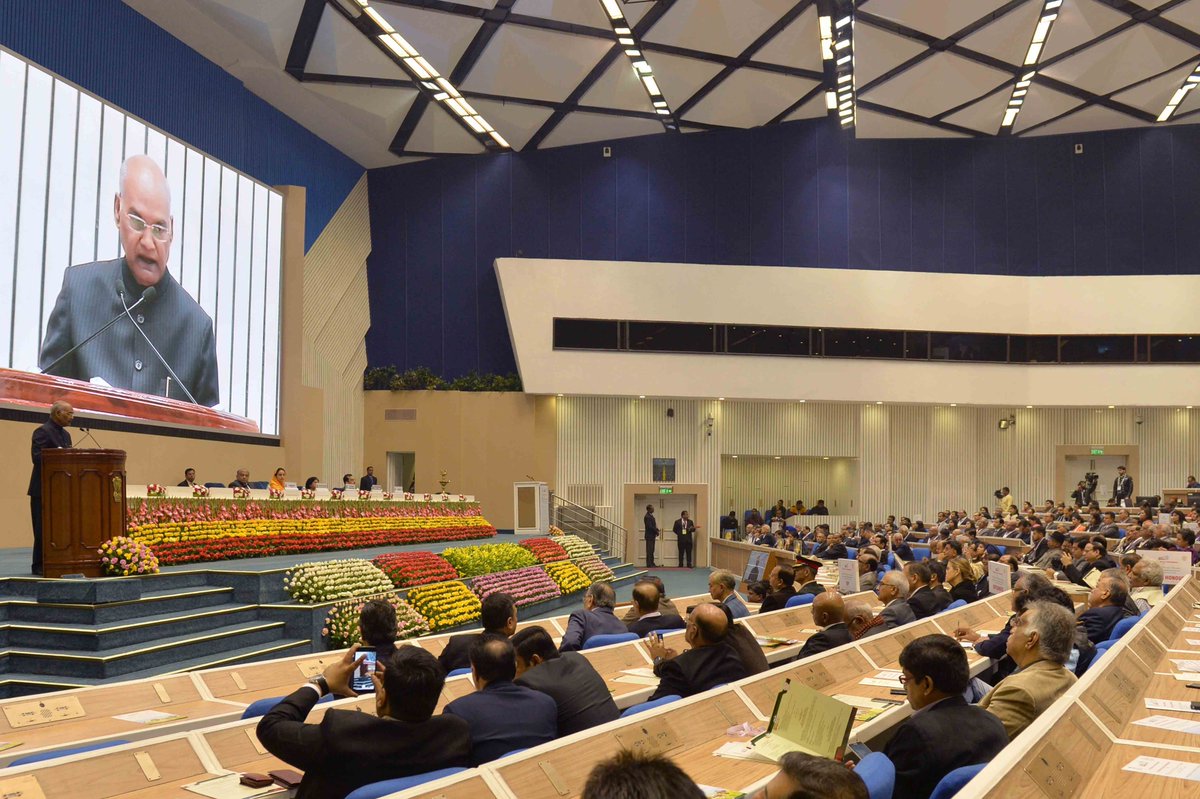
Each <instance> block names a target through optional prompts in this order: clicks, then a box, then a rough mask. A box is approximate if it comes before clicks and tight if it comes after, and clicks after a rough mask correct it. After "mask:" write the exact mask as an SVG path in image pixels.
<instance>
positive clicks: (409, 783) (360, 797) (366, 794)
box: [346, 767, 466, 799]
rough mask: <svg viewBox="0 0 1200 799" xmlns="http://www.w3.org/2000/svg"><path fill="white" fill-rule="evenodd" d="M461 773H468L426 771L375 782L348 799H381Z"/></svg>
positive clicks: (462, 769)
mask: <svg viewBox="0 0 1200 799" xmlns="http://www.w3.org/2000/svg"><path fill="white" fill-rule="evenodd" d="M460 771H466V769H465V768H457V767H456V768H442V769H438V770H437V771H426V772H425V773H424V774H414V775H412V776H411V777H400V778H398V779H394V780H384V781H383V782H373V783H371V784H370V785H364V786H362V787H361V788H356V789H355V790H353V791H351V792H350V793H349V794H348V795H347V796H346V799H379V797H381V796H387V795H389V794H393V793H398V792H400V791H404V790H407V789H409V788H415V787H416V786H418V785H424V784H425V783H427V782H433V781H434V780H440V779H441V778H442V777H449V776H451V775H453V774H457V773H459V772H460Z"/></svg>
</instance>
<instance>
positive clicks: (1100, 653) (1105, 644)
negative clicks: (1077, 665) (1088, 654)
mask: <svg viewBox="0 0 1200 799" xmlns="http://www.w3.org/2000/svg"><path fill="white" fill-rule="evenodd" d="M1115 643H1116V641H1115V640H1112V639H1110V640H1108V641H1101V642H1100V643H1098V644H1096V649H1095V651H1093V652H1092V659H1091V660H1089V661H1088V662H1087V665H1086V666H1084V667H1083V671H1082V672H1079V671H1077V672H1076V673H1077V674H1078V675H1079V676H1083V675H1084V674H1086V673H1087V670H1088V669H1090V668H1091V667H1092V666H1095V665H1096V661H1098V660H1100V658H1102V657H1104V653H1105V652H1107V651H1108V650H1109V648H1110V647H1111V646H1112V645H1113V644H1115Z"/></svg>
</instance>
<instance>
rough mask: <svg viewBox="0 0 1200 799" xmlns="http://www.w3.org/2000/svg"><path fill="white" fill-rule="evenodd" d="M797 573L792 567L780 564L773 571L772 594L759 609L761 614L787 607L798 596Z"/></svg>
mask: <svg viewBox="0 0 1200 799" xmlns="http://www.w3.org/2000/svg"><path fill="white" fill-rule="evenodd" d="M795 583H796V572H794V571H792V567H791V566H785V565H783V564H780V565H778V566H776V567H775V568H774V569H772V570H771V593H770V594H768V595H767V598H766V599H764V600H763V601H762V604H761V605H759V607H758V612H759V613H770V612H771V611H773V610H779V609H780V608H782V607H784V606H785V605H787V601H788V600H789V599H791V598H792V597H794V596H795V595H796V585H795Z"/></svg>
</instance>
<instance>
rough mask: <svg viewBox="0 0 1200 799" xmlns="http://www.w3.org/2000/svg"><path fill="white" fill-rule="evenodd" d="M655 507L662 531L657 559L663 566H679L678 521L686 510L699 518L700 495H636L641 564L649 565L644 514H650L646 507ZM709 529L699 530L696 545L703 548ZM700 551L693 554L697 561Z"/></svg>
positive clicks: (637, 561)
mask: <svg viewBox="0 0 1200 799" xmlns="http://www.w3.org/2000/svg"><path fill="white" fill-rule="evenodd" d="M647 505H653V506H654V518H655V520H656V521H657V522H658V529H659V530H660V531H661V535H660V536H659V540H658V544H657V546H656V547H655V550H654V561H655V563H657V564H658V565H659V566H668V567H670V566H678V565H679V546H678V545H677V544H676V542H675V521H676V520H677V519H678V518H679V516H680V514H682V513H683V512H684V511H685V510H686V511H687V512H688V516H689V517H690V518H691V519H692V520H693V521H695V518H696V495H695V494H635V495H634V510H635V511H636V513H635V515H634V517H633V518H636V519H637V520H638V529H639V535H638V536H637V560H636V561H635V562H636V564H637V565H638V566H645V565H646V534H645V533H646V528H645V527H644V526H643V525H642V523H641V522H642V517H643V516H645V515H646V506H647ZM704 532H705V531H697V535H696V539H697V541H696V548H697V549H699V546H700V544H699V540H700V538H701V535H702V534H703V533H704ZM695 555H696V553H695V552H693V553H692V557H693V562H694V560H695Z"/></svg>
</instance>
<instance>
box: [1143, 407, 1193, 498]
mask: <svg viewBox="0 0 1200 799" xmlns="http://www.w3.org/2000/svg"><path fill="white" fill-rule="evenodd" d="M1136 415H1140V416H1141V419H1142V423H1141V424H1134V425H1133V443H1135V444H1137V445H1138V455H1139V466H1140V469H1139V471H1140V472H1141V473H1140V474H1139V475H1138V476H1137V477H1138V484H1137V485H1135V486H1134V489H1135V491H1136V492H1137V493H1138V494H1157V493H1158V492H1159V491H1160V490H1161V489H1163V488H1180V487H1183V486H1185V485H1187V477H1188V475H1189V474H1195V466H1194V465H1193V461H1192V451H1191V437H1192V436H1191V424H1190V419H1189V416H1190V414H1189V413H1188V411H1187V410H1185V409H1183V408H1142V409H1139V410H1138V411H1137V412H1136V413H1135V416H1136ZM1143 488H1147V489H1149V490H1148V491H1143V490H1142V489H1143Z"/></svg>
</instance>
